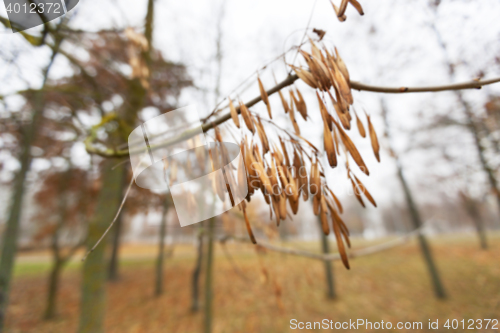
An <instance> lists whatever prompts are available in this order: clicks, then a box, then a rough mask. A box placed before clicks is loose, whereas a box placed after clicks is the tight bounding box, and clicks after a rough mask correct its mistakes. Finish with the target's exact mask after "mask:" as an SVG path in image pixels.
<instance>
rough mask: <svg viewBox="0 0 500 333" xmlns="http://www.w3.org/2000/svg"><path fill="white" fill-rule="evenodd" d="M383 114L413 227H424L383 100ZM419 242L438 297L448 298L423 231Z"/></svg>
mask: <svg viewBox="0 0 500 333" xmlns="http://www.w3.org/2000/svg"><path fill="white" fill-rule="evenodd" d="M382 116H383V118H384V123H385V128H386V134H387V137H388V141H389V149H390V150H391V155H392V156H394V159H395V160H396V167H397V172H398V178H399V181H400V182H401V187H402V188H403V192H404V195H405V199H406V204H407V206H408V210H409V212H410V220H411V222H412V225H413V227H414V228H415V229H418V228H421V227H422V219H421V217H420V212H419V211H418V208H417V205H416V204H415V201H414V200H413V194H412V193H411V190H410V187H409V186H408V183H407V181H406V178H405V176H404V172H403V166H402V165H401V161H400V160H399V157H398V155H397V154H396V153H395V152H394V150H393V149H392V146H391V139H390V127H389V121H388V119H387V110H386V107H385V105H384V103H383V101H382ZM418 242H419V244H420V249H421V251H422V255H423V257H424V261H425V264H426V265H427V269H428V270H429V274H430V276H431V281H432V286H433V288H434V293H435V294H436V297H437V298H446V292H445V289H444V286H443V283H442V282H441V278H440V275H439V272H438V269H437V266H436V264H435V262H434V258H433V255H432V252H431V249H430V247H429V244H428V242H427V239H426V238H425V236H424V235H423V234H422V233H419V234H418Z"/></svg>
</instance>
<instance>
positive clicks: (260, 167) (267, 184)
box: [253, 161, 273, 193]
mask: <svg viewBox="0 0 500 333" xmlns="http://www.w3.org/2000/svg"><path fill="white" fill-rule="evenodd" d="M253 166H254V167H255V170H256V172H257V175H258V177H259V179H260V181H261V183H262V187H263V188H264V189H265V190H266V191H267V193H273V189H272V186H271V181H270V180H269V177H267V172H266V171H265V169H264V164H263V163H262V161H255V162H254V163H253Z"/></svg>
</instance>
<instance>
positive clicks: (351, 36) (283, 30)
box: [0, 0, 500, 213]
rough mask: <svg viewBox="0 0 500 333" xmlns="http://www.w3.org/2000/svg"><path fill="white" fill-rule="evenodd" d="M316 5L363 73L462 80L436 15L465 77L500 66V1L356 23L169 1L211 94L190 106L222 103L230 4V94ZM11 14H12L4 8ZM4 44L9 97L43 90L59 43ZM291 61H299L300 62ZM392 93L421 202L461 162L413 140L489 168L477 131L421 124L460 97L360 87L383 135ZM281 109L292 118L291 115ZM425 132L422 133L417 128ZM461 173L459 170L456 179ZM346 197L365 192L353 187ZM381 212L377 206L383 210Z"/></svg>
mask: <svg viewBox="0 0 500 333" xmlns="http://www.w3.org/2000/svg"><path fill="white" fill-rule="evenodd" d="M146 3H147V1H146V0H99V1H97V0H81V1H80V4H79V5H78V6H77V8H76V11H77V15H76V18H75V19H74V20H73V22H72V24H73V26H75V27H78V28H81V29H87V30H99V29H101V28H112V27H123V26H127V25H132V26H137V27H141V26H142V24H143V20H144V15H145V12H146ZM315 3H316V5H315V8H314V11H313V15H312V20H311V25H310V27H311V28H319V29H323V30H325V31H327V35H326V37H325V41H326V43H327V45H329V46H333V45H335V46H337V48H338V49H339V52H340V53H341V55H342V57H343V58H344V60H345V62H346V63H347V66H348V68H349V70H350V73H351V78H352V79H353V80H358V81H362V82H364V83H368V84H377V85H387V86H400V85H407V86H418V85H436V84H446V83H450V80H449V77H448V74H447V71H446V67H445V66H444V65H443V64H444V61H445V58H444V54H443V52H442V50H441V49H440V47H439V45H438V43H437V39H436V36H435V34H434V33H433V31H432V30H431V29H430V28H429V25H430V24H432V23H435V24H436V26H437V27H438V29H439V31H440V32H441V34H442V35H443V39H444V40H445V42H446V43H447V45H448V46H449V53H450V56H451V59H452V60H453V61H454V62H456V63H457V64H459V66H458V67H457V81H467V80H470V79H472V78H474V77H475V75H476V73H477V72H478V71H479V70H482V71H484V73H485V76H486V78H491V77H497V76H499V75H500V66H499V64H498V63H497V64H495V63H494V61H493V60H494V59H495V57H499V56H500V52H499V51H500V44H499V38H500V21H499V20H498V13H500V2H498V1H497V0H482V1H466V0H463V1H460V0H455V1H450V0H447V1H443V2H442V4H441V5H440V6H439V9H438V12H437V16H435V14H434V13H433V11H432V10H431V9H430V8H429V6H428V3H427V1H417V0H408V1H395V0H380V1H366V0H362V1H361V4H362V5H363V8H364V11H365V15H364V16H362V17H360V16H359V15H358V13H357V12H356V11H355V10H354V9H353V8H351V7H349V9H348V10H347V21H346V22H344V23H340V22H338V21H337V19H336V18H335V15H334V13H333V10H332V8H331V5H330V2H329V1H328V0H316V1H314V0H309V1H305V0H300V1H299V0H273V1H264V0H232V1H229V0H226V1H223V0H217V1H203V0H183V1H172V0H157V1H156V5H157V10H156V17H155V32H154V43H155V45H156V47H157V48H159V49H161V50H162V52H163V54H164V56H165V57H166V58H168V59H169V60H173V61H179V62H183V63H184V64H186V65H187V66H188V69H189V72H190V74H191V75H192V77H193V79H194V81H195V84H196V85H197V86H198V87H201V88H204V89H206V90H207V91H208V92H209V93H205V94H204V93H201V92H200V91H196V90H192V89H191V90H189V91H187V92H186V93H185V94H183V96H182V99H181V101H180V106H182V105H187V104H191V103H193V102H195V103H198V105H199V106H200V108H201V109H202V110H203V112H208V111H209V110H211V108H213V106H214V99H215V97H214V95H213V94H212V93H211V92H212V91H213V90H214V85H215V80H216V79H215V73H216V68H217V67H216V64H215V60H214V59H215V52H216V48H215V40H216V35H217V26H218V21H219V18H220V11H221V8H224V13H225V14H224V16H223V19H222V20H221V21H220V24H221V27H222V31H223V37H222V47H223V64H222V81H221V93H222V95H223V96H225V95H227V94H228V93H230V92H231V91H232V90H233V89H234V88H235V87H236V86H238V85H239V84H240V83H241V82H242V81H243V80H245V79H246V78H247V77H249V76H250V75H252V74H254V73H255V72H256V70H257V69H258V68H260V67H261V66H262V65H263V64H265V63H267V62H269V61H270V60H272V59H274V58H275V57H276V56H278V55H279V54H281V53H282V52H283V51H284V50H286V49H288V48H289V47H290V46H292V45H294V44H297V43H298V42H299V41H300V39H301V38H302V34H303V32H304V28H305V27H306V26H307V22H308V20H309V16H310V14H311V11H312V9H313V6H314V4H315ZM0 15H2V16H5V12H4V8H3V7H1V6H0ZM35 29H37V28H35ZM0 45H1V46H0V55H1V56H2V57H3V58H4V60H3V61H2V62H0V80H1V81H0V94H7V93H11V92H13V91H15V90H16V89H23V88H25V87H26V84H28V85H30V86H32V87H36V86H37V85H39V84H40V79H41V76H40V67H41V66H44V65H45V64H46V62H47V57H48V55H49V52H48V50H47V49H46V48H41V49H37V50H32V49H30V48H28V47H27V45H26V43H25V42H23V41H22V39H21V38H20V36H19V35H18V34H9V33H3V34H0ZM16 53H19V61H18V62H17V63H18V65H17V67H16V66H14V65H12V64H8V63H6V62H5V59H9V57H11V58H12V57H13V56H14V55H15V54H16ZM291 58H293V57H288V58H287V60H288V61H291V60H292V59H291ZM274 65H275V66H273V67H272V68H273V70H274V71H275V74H276V76H277V78H278V80H281V79H283V78H284V77H285V72H284V68H285V66H284V64H283V62H282V61H281V62H280V61H278V62H276V63H275V64H274ZM67 74H68V71H67V67H66V66H65V62H64V61H62V60H60V61H59V62H58V63H57V66H56V68H55V70H54V71H53V73H52V77H53V78H55V77H58V76H62V75H67ZM261 77H262V79H263V81H264V84H265V86H266V87H270V86H271V85H273V82H274V81H273V79H272V73H271V71H270V70H268V71H263V72H261ZM253 81H255V80H253ZM298 87H299V88H300V89H301V91H302V92H303V93H304V94H305V95H307V96H306V98H307V100H308V106H309V110H310V114H312V113H314V115H313V117H312V118H313V121H312V122H311V121H309V122H308V123H303V121H302V119H300V120H298V121H299V123H300V125H301V128H303V132H304V136H305V137H307V138H311V140H312V141H313V142H315V143H318V144H319V145H320V146H321V145H322V143H321V142H322V140H321V137H320V134H321V132H322V125H321V122H320V117H319V114H317V113H318V112H317V105H316V102H315V97H314V95H313V92H312V91H311V89H309V88H308V87H306V86H305V85H303V84H301V83H299V84H298ZM492 93H496V94H498V93H500V85H496V86H490V87H486V88H484V89H483V90H480V91H477V90H474V91H468V92H466V93H465V96H466V98H467V99H468V100H469V101H470V102H471V103H472V104H473V105H474V106H475V107H481V106H482V105H483V104H484V101H485V98H486V97H487V95H488V94H492ZM256 95H258V88H257V86H256V85H253V86H251V87H250V88H249V89H248V90H247V91H245V92H243V93H241V95H240V97H241V98H242V99H243V100H248V99H250V98H253V97H255V96H256ZM381 97H383V98H384V99H385V101H386V103H387V105H388V106H389V110H390V122H391V126H392V127H393V134H394V144H395V146H396V149H397V151H398V152H405V153H404V155H403V156H402V159H403V164H404V166H405V168H406V171H407V174H408V177H409V180H410V181H411V184H412V186H414V187H415V188H416V189H418V191H417V198H418V200H419V201H424V200H434V198H435V197H439V196H441V195H442V190H443V188H437V186H433V185H434V183H433V179H434V178H433V176H435V175H436V174H439V175H448V176H450V165H449V164H446V163H444V161H443V160H442V159H440V158H439V157H436V156H438V155H437V153H436V152H435V151H433V150H430V149H427V150H422V149H412V150H411V151H409V152H408V151H407V150H408V149H409V148H410V147H412V146H414V145H418V144H424V143H427V144H430V143H432V144H436V145H438V144H439V145H446V146H447V147H448V152H449V153H450V154H452V155H454V156H459V157H460V158H461V160H462V163H463V165H473V166H474V167H475V168H476V167H477V163H476V162H475V161H476V160H477V158H476V153H475V150H474V149H473V146H472V140H471V137H470V135H468V133H466V132H464V131H457V130H442V131H439V132H437V133H435V134H431V133H429V132H425V133H422V132H421V131H420V133H419V131H418V129H420V128H422V127H425V126H428V125H429V124H431V123H432V122H433V121H434V120H435V116H436V115H438V114H444V113H447V112H449V111H452V112H453V114H454V115H456V118H457V119H461V109H460V107H459V106H457V104H456V103H455V99H454V96H453V95H452V94H450V93H441V94H408V95H397V96H396V95H383V96H382V95H378V94H373V93H369V92H361V93H360V92H355V93H354V99H355V107H356V108H357V109H358V110H361V109H365V110H366V111H367V112H368V113H369V114H371V115H372V119H373V122H374V124H375V127H376V129H377V130H378V134H379V137H382V133H383V131H384V128H383V122H382V119H381V117H380V98H381ZM271 100H272V103H273V105H275V107H274V114H275V115H279V114H281V113H283V112H282V111H281V108H280V107H279V105H280V104H279V98H278V96H273V97H271ZM15 104H16V103H14V102H13V105H15ZM255 109H258V110H263V106H262V105H258V106H257V107H256V108H255ZM0 110H1V108H0ZM0 112H1V111H0ZM281 117H283V119H286V118H287V117H285V116H284V115H282V116H281ZM283 123H288V121H284V122H283ZM353 128H354V130H353V131H352V132H356V131H357V130H356V128H355V126H353ZM413 132H415V135H410V134H411V133H413ZM352 137H353V139H354V140H355V142H356V144H357V145H358V147H360V148H361V153H362V155H363V157H364V159H365V161H366V162H367V164H368V166H369V169H370V173H371V175H370V177H365V176H364V175H362V174H361V172H357V173H356V174H357V175H358V177H359V178H360V179H361V180H362V181H363V182H364V183H365V184H366V186H367V187H368V189H369V190H370V191H371V192H372V194H373V195H374V196H375V198H376V200H377V201H378V202H381V203H390V202H391V201H398V200H399V197H400V193H401V191H400V188H399V184H398V182H397V179H396V177H395V169H394V162H393V160H392V159H391V158H390V157H389V156H388V154H387V153H386V151H385V150H383V151H382V162H381V163H380V164H377V163H376V160H375V158H374V156H373V153H372V152H371V148H370V144H369V140H359V139H360V138H359V135H357V133H356V134H353V135H352ZM381 140H382V142H383V143H384V140H383V139H382V138H381ZM459 166H460V165H459ZM459 166H455V167H456V168H457V167H459ZM462 169H463V168H462ZM470 177H473V178H474V177H476V178H477V181H476V182H475V183H477V184H479V185H481V186H479V185H477V186H475V187H474V188H473V191H476V192H477V193H480V192H481V193H482V192H483V191H484V184H485V178H484V177H483V175H482V174H479V175H476V174H473V175H471V176H470ZM329 179H330V184H334V186H333V188H334V189H336V192H338V193H339V194H340V195H341V196H342V195H344V194H345V193H347V188H346V187H345V181H344V180H345V173H344V171H343V170H341V168H338V169H336V170H332V172H331V174H330V175H329ZM454 182H458V179H455V181H452V182H451V183H454ZM440 186H441V185H440ZM345 200H354V198H353V197H352V196H351V197H350V199H344V201H345ZM370 212H373V213H375V212H376V210H373V211H372V210H370Z"/></svg>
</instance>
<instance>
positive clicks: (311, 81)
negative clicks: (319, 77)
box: [290, 65, 319, 89]
mask: <svg viewBox="0 0 500 333" xmlns="http://www.w3.org/2000/svg"><path fill="white" fill-rule="evenodd" d="M290 66H291V67H292V68H293V71H294V72H295V73H296V74H297V76H298V77H299V78H300V79H301V80H302V81H304V83H305V84H307V85H308V86H310V87H311V88H313V89H317V88H318V87H319V83H318V82H317V81H316V79H315V78H314V75H312V73H311V72H309V71H307V70H305V69H302V68H300V67H297V66H293V65H290Z"/></svg>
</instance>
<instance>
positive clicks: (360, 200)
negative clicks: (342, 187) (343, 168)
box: [349, 176, 366, 207]
mask: <svg viewBox="0 0 500 333" xmlns="http://www.w3.org/2000/svg"><path fill="white" fill-rule="evenodd" d="M349 179H350V180H351V185H352V191H353V192H354V196H355V197H356V199H357V200H358V201H359V203H360V204H361V206H363V207H366V206H365V203H364V201H363V198H362V197H361V194H359V191H358V188H357V187H356V183H355V182H354V180H353V179H352V178H351V177H350V176H349Z"/></svg>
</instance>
